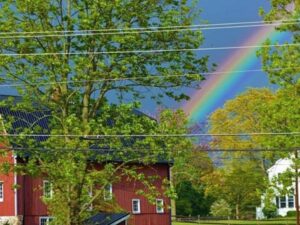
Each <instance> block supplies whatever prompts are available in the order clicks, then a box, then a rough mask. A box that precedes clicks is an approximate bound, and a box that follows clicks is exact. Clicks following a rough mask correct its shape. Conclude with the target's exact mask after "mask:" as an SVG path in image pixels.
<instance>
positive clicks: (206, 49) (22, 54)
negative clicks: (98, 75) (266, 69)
mask: <svg viewBox="0 0 300 225" xmlns="http://www.w3.org/2000/svg"><path fill="white" fill-rule="evenodd" d="M288 46H300V43H290V44H272V45H241V46H221V47H207V48H182V49H150V50H118V51H95V52H69V53H66V52H48V53H47V52H41V53H1V54H0V56H7V57H14V56H53V55H109V54H135V53H164V52H187V51H216V50H217V51H218V50H233V49H251V48H270V47H288Z"/></svg>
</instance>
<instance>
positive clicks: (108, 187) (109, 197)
mask: <svg viewBox="0 0 300 225" xmlns="http://www.w3.org/2000/svg"><path fill="white" fill-rule="evenodd" d="M107 190H108V191H107ZM103 195H104V200H107V201H108V200H112V197H113V189H112V184H107V185H105V186H104V191H103Z"/></svg>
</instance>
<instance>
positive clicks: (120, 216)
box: [85, 213, 130, 225]
mask: <svg viewBox="0 0 300 225" xmlns="http://www.w3.org/2000/svg"><path fill="white" fill-rule="evenodd" d="M129 216H130V214H129V213H98V214H96V215H94V216H92V217H91V218H89V219H88V220H86V222H85V225H118V224H120V223H122V222H124V221H126V220H127V219H128V218H129Z"/></svg>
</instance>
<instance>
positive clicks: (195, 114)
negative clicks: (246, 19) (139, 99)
mask: <svg viewBox="0 0 300 225" xmlns="http://www.w3.org/2000/svg"><path fill="white" fill-rule="evenodd" d="M285 36H286V34H285V33H282V32H277V31H275V29H274V27H262V28H260V29H258V30H255V33H253V35H251V36H250V37H249V38H247V40H246V41H244V42H243V43H242V44H241V45H260V44H262V43H263V41H265V40H266V39H267V38H270V39H271V40H279V39H281V38H283V37H285ZM257 50H258V49H255V48H248V49H242V50H240V49H239V50H235V51H234V52H233V53H231V54H230V56H229V58H228V59H227V60H225V61H224V62H223V63H222V64H221V65H219V66H218V68H217V70H216V73H215V74H213V75H210V76H209V78H208V79H207V80H206V81H205V82H204V83H203V85H202V87H201V89H199V90H197V91H195V92H194V93H193V94H192V95H191V99H190V100H189V101H188V102H187V103H186V104H185V105H184V106H183V109H184V111H185V112H186V113H187V115H188V117H189V120H190V122H191V123H193V122H199V121H200V120H202V121H203V120H206V119H207V117H208V115H209V114H210V113H211V112H212V111H214V110H215V109H216V108H217V107H218V106H219V107H220V106H221V105H222V104H224V101H225V100H226V99H224V96H226V94H227V93H228V92H232V91H233V90H236V89H237V87H238V85H239V82H240V81H241V79H247V78H249V77H247V76H251V73H249V72H248V73H247V72H242V71H245V70H249V69H250V68H251V67H253V65H255V64H256V63H257V62H258V59H257V57H256V51H257ZM224 71H226V73H223V72H224ZM237 71H239V72H237Z"/></svg>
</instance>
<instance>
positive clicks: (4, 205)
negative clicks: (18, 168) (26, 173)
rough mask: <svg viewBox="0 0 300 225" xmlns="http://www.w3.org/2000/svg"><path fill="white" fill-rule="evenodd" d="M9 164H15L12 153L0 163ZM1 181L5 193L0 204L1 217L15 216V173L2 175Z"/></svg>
mask: <svg viewBox="0 0 300 225" xmlns="http://www.w3.org/2000/svg"><path fill="white" fill-rule="evenodd" d="M4 147H5V146H4V145H1V144H0V148H4ZM3 162H8V163H10V164H13V163H14V158H13V156H12V153H11V152H8V154H7V155H6V156H4V157H2V158H0V163H3ZM0 181H1V182H3V188H4V189H3V191H4V201H3V202H0V216H15V192H14V190H13V186H14V173H9V174H7V175H5V174H0Z"/></svg>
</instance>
